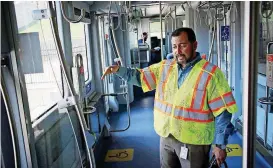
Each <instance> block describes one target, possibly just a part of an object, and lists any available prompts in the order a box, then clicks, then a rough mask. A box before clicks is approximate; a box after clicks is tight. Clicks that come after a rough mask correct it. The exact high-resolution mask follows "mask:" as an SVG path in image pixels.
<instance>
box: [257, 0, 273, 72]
mask: <svg viewBox="0 0 273 168" xmlns="http://www.w3.org/2000/svg"><path fill="white" fill-rule="evenodd" d="M262 11H263V15H264V17H261V21H262V22H261V23H260V26H261V32H260V41H261V45H260V53H259V64H258V73H260V74H263V75H266V55H267V44H268V42H270V41H272V40H273V14H271V16H270V17H268V18H267V19H266V18H265V17H266V16H267V15H268V13H269V12H270V3H266V2H265V1H264V2H263V10H262ZM270 53H273V52H272V51H271V52H270Z"/></svg>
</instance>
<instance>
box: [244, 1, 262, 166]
mask: <svg viewBox="0 0 273 168" xmlns="http://www.w3.org/2000/svg"><path fill="white" fill-rule="evenodd" d="M244 5H245V8H244V16H245V24H244V31H245V32H244V57H243V59H244V72H243V73H244V74H243V76H244V77H245V80H244V81H243V168H252V167H254V166H255V150H256V143H255V142H256V107H257V100H256V96H257V92H256V89H257V70H258V67H257V62H258V60H257V59H258V57H257V55H258V54H259V33H257V32H259V28H260V26H259V24H256V23H260V16H259V2H249V1H246V2H244Z"/></svg>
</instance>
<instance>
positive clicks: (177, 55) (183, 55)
mask: <svg viewBox="0 0 273 168" xmlns="http://www.w3.org/2000/svg"><path fill="white" fill-rule="evenodd" d="M175 56H176V57H179V56H182V57H186V55H185V54H176V55H175Z"/></svg>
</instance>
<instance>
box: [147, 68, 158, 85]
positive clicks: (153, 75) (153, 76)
mask: <svg viewBox="0 0 273 168" xmlns="http://www.w3.org/2000/svg"><path fill="white" fill-rule="evenodd" d="M148 69H149V71H150V73H151V75H152V78H153V80H154V83H156V78H155V74H154V73H153V72H152V71H151V69H150V67H148Z"/></svg>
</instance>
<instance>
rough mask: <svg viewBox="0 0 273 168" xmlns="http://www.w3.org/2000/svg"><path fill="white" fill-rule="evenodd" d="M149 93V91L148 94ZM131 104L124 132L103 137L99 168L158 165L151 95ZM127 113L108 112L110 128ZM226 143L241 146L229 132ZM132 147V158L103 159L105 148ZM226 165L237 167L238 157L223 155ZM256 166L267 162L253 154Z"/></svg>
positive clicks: (264, 167) (259, 167)
mask: <svg viewBox="0 0 273 168" xmlns="http://www.w3.org/2000/svg"><path fill="white" fill-rule="evenodd" d="M150 95H151V94H150ZM141 97H142V98H141V99H136V100H135V101H134V102H133V103H132V104H131V125H130V128H129V129H128V130H126V131H124V132H118V133H111V137H110V138H108V139H104V140H103V141H104V142H103V147H104V148H105V149H106V150H105V151H104V152H102V154H101V156H102V157H100V159H98V160H97V167H100V168H110V167H111V168H139V167H143V168H146V167H147V168H151V167H153V168H159V167H160V160H159V136H158V135H157V134H156V133H155V131H154V128H153V98H154V97H153V96H149V95H148V96H145V97H143V96H141ZM127 120H128V117H127V114H126V111H125V108H123V107H121V109H120V112H119V113H113V114H111V117H110V119H109V122H110V125H111V128H112V129H122V128H125V127H126V126H127ZM229 143H230V144H239V145H240V146H241V147H242V140H241V138H240V135H238V134H236V133H235V134H233V135H232V136H230V138H229ZM127 148H133V149H134V153H133V159H132V161H123V162H104V158H105V156H106V152H107V150H112V149H127ZM226 161H227V164H228V167H231V168H241V167H242V157H239V156H234V157H227V160H226ZM256 167H257V168H267V167H269V168H270V166H268V164H267V163H266V162H265V161H264V160H263V158H262V157H261V156H260V155H259V154H258V153H257V154H256Z"/></svg>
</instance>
